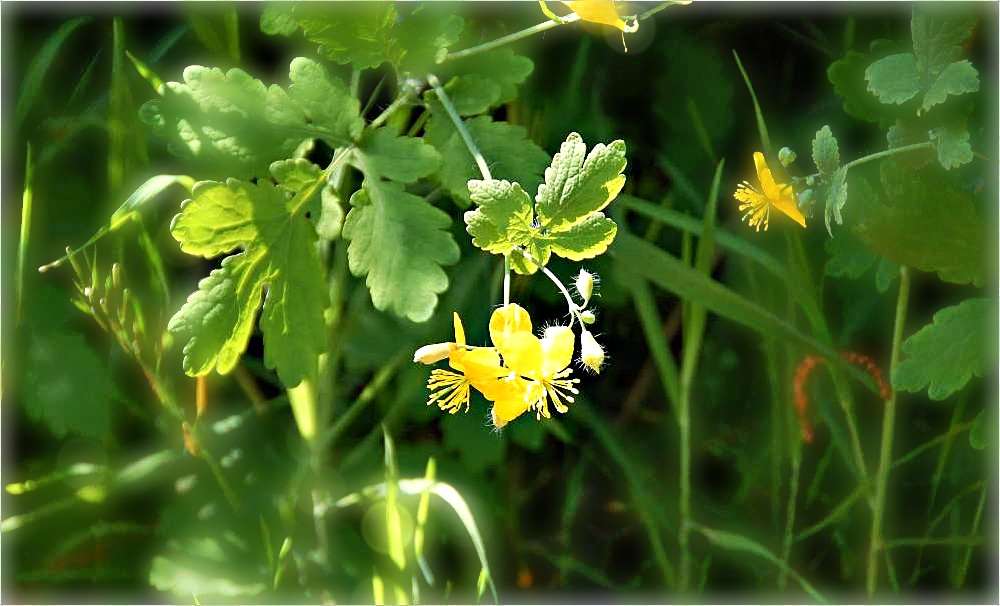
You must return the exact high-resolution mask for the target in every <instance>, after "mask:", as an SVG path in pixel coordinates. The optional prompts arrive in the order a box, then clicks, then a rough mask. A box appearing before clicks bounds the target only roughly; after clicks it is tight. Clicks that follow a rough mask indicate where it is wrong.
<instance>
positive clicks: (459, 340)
mask: <svg viewBox="0 0 1000 606" xmlns="http://www.w3.org/2000/svg"><path fill="white" fill-rule="evenodd" d="M452 319H453V321H454V323H455V343H456V344H458V345H465V328H463V327H462V318H459V317H458V312H452Z"/></svg>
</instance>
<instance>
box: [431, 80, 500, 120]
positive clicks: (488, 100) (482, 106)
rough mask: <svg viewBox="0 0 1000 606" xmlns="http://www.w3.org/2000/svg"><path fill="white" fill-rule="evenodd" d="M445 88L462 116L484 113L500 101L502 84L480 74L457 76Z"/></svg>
mask: <svg viewBox="0 0 1000 606" xmlns="http://www.w3.org/2000/svg"><path fill="white" fill-rule="evenodd" d="M444 90H445V91H446V92H447V93H448V98H449V99H451V102H452V104H453V105H454V106H455V111H457V112H458V114H459V115H460V116H475V115H478V114H482V113H484V112H486V111H488V110H489V109H490V108H491V107H495V106H496V105H499V102H500V85H499V84H497V83H496V82H495V81H493V80H490V79H489V78H487V77H485V76H481V75H479V74H468V75H464V76H455V77H454V78H452V79H451V80H449V81H448V84H446V85H445V87H444ZM430 93H433V91H430V92H429V94H430Z"/></svg>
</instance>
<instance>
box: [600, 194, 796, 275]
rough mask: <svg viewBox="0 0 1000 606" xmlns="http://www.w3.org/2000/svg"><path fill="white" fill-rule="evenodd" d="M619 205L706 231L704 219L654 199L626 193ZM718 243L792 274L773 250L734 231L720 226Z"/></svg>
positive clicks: (692, 230) (773, 269)
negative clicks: (775, 255)
mask: <svg viewBox="0 0 1000 606" xmlns="http://www.w3.org/2000/svg"><path fill="white" fill-rule="evenodd" d="M616 205H618V206H623V207H625V208H627V209H629V210H632V211H635V212H637V213H639V214H640V215H643V216H644V217H647V218H650V219H653V220H655V221H660V222H662V223H665V224H666V225H669V226H671V227H674V228H676V229H680V230H682V231H686V232H688V233H691V234H694V235H696V236H700V235H701V234H702V230H703V229H704V226H703V224H702V222H701V221H699V220H698V219H696V218H695V217H692V216H690V215H688V214H685V213H682V212H679V211H676V210H673V209H670V208H665V207H663V206H659V205H657V204H653V203H652V202H649V201H647V200H643V199H641V198H636V197H635V196H629V195H624V194H623V195H621V196H619V197H618V200H617V201H616ZM715 242H716V243H717V244H718V246H719V247H720V248H724V249H726V250H727V251H729V252H733V253H736V254H738V255H741V256H743V257H746V258H747V259H750V260H751V261H754V262H755V263H757V264H758V265H760V266H761V267H763V268H764V269H766V270H768V271H769V272H771V273H772V274H774V275H775V276H778V277H780V278H782V279H784V277H785V276H787V275H788V272H787V270H786V269H785V267H784V266H783V265H782V263H781V261H779V260H778V259H777V258H775V257H774V256H773V255H771V253H769V252H767V251H765V250H764V249H762V248H758V247H757V246H755V245H754V244H751V243H749V242H747V241H746V240H744V239H742V238H740V237H738V236H736V235H735V234H733V233H732V232H729V231H726V230H725V229H722V228H719V227H716V228H715Z"/></svg>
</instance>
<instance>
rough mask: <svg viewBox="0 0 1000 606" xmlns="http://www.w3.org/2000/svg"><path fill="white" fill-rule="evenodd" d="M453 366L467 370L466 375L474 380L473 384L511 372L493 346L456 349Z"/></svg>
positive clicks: (452, 356) (452, 358) (453, 355)
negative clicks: (502, 362) (501, 361)
mask: <svg viewBox="0 0 1000 606" xmlns="http://www.w3.org/2000/svg"><path fill="white" fill-rule="evenodd" d="M449 361H450V362H451V366H452V368H456V366H460V367H461V368H460V369H459V368H456V370H463V371H465V376H467V377H468V378H469V380H470V381H472V383H473V385H475V384H476V382H477V381H480V380H487V379H495V378H497V377H502V376H504V375H508V374H510V371H508V370H507V369H505V368H504V367H503V366H501V365H500V354H498V353H497V350H495V349H493V348H492V347H475V348H472V349H466V350H458V351H455V352H454V353H453V354H452V355H451V358H450V359H449Z"/></svg>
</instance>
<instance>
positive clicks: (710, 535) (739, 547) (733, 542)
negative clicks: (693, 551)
mask: <svg viewBox="0 0 1000 606" xmlns="http://www.w3.org/2000/svg"><path fill="white" fill-rule="evenodd" d="M694 529H695V530H697V531H698V532H700V533H701V534H703V535H704V536H705V538H707V539H708V540H709V541H710V542H711V543H712V544H714V545H717V546H719V547H722V548H723V549H728V550H730V551H739V552H743V553H749V554H752V555H755V556H757V557H759V558H761V559H764V560H767V561H768V562H770V563H772V564H774V565H775V566H777V567H778V568H779V569H781V570H782V571H784V572H785V573H786V574H787V575H788V576H789V577H791V578H792V579H794V580H795V582H797V583H798V584H799V585H800V586H801V587H802V589H803V590H804V591H805V592H806V593H807V594H809V596H810V597H811V598H813V599H814V600H816V601H817V602H823V603H826V601H827V600H826V598H824V597H823V594H821V593H820V592H819V591H817V590H816V588H815V587H813V586H812V584H810V583H809V581H807V580H806V579H805V578H803V577H802V575H800V574H799V573H798V572H796V571H795V570H794V569H793V568H790V567H789V566H788V565H787V564H785V563H784V562H782V561H781V560H780V559H778V558H777V557H775V555H774V554H773V553H771V552H770V551H768V549H767V548H766V547H764V546H763V545H761V544H760V543H757V542H756V541H753V540H751V539H748V538H747V537H745V536H743V535H739V534H735V533H732V532H725V531H722V530H714V529H712V528H707V527H705V526H699V525H696V526H694Z"/></svg>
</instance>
